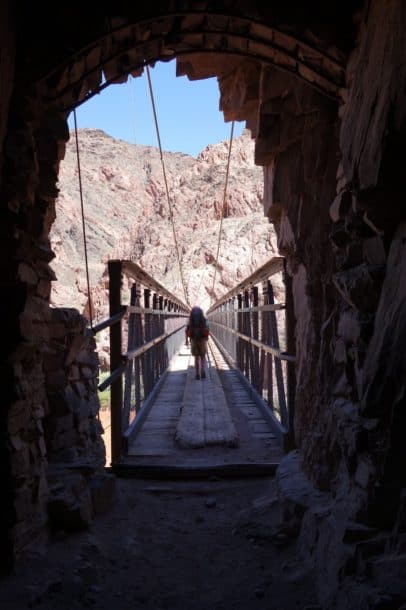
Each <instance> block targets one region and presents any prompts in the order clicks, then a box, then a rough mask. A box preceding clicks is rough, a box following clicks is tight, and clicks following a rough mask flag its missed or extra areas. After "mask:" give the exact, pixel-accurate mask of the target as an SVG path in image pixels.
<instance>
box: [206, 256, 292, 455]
mask: <svg viewBox="0 0 406 610" xmlns="http://www.w3.org/2000/svg"><path fill="white" fill-rule="evenodd" d="M276 274H279V276H280V278H281V279H282V280H283V285H284V299H282V300H284V303H275V302H274V286H273V282H274V279H275V277H274V276H275V275H276ZM260 286H262V290H260ZM277 316H278V317H277ZM207 317H208V319H209V323H210V331H211V334H212V336H213V339H214V340H215V341H216V343H217V345H218V346H219V348H220V349H221V350H222V351H223V353H224V355H225V357H226V359H227V360H228V361H229V362H230V364H231V365H232V366H233V367H235V368H236V369H238V370H239V374H240V375H241V377H242V378H243V379H244V380H245V382H246V383H247V384H248V385H249V386H250V388H251V393H252V395H253V396H255V400H258V402H260V403H261V406H263V407H264V408H265V409H266V412H267V413H268V414H269V418H270V419H273V420H274V423H275V426H274V429H275V432H276V434H278V435H282V436H283V437H284V438H283V444H284V446H285V447H288V446H290V447H291V446H293V445H294V438H293V418H294V396H295V386H296V382H295V361H296V358H295V355H294V354H295V337H294V313H293V299H292V287H291V279H290V277H289V275H288V274H287V272H286V267H285V259H284V258H283V257H274V258H272V259H271V260H270V261H268V262H267V263H266V264H265V265H263V266H262V267H260V268H259V269H257V270H256V271H255V272H254V273H252V274H251V275H250V276H249V277H247V278H245V279H244V280H243V281H241V282H240V283H239V284H237V285H236V286H235V287H234V288H232V289H231V290H229V291H228V292H227V293H226V294H225V295H223V296H222V297H221V298H220V299H219V300H218V301H216V303H214V304H213V305H212V306H211V307H210V308H209V309H208V311H207ZM281 332H282V333H283V335H284V337H283V343H285V345H282V346H281V345H280V340H279V334H280V333H281Z"/></svg>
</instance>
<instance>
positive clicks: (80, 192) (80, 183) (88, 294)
mask: <svg viewBox="0 0 406 610" xmlns="http://www.w3.org/2000/svg"><path fill="white" fill-rule="evenodd" d="M73 120H74V124H75V140H76V159H77V165H78V179H79V195H80V209H81V214H82V233H83V247H84V251H85V267H86V282H87V300H88V303H89V319H90V328H91V329H93V312H92V300H91V298H90V280H89V263H88V258H87V241H86V223H85V211H84V206H83V189H82V174H81V171H80V156H79V138H78V125H77V121H76V109H74V110H73Z"/></svg>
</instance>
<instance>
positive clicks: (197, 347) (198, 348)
mask: <svg viewBox="0 0 406 610" xmlns="http://www.w3.org/2000/svg"><path fill="white" fill-rule="evenodd" d="M190 347H191V348H192V356H201V357H203V356H205V355H206V353H207V339H190Z"/></svg>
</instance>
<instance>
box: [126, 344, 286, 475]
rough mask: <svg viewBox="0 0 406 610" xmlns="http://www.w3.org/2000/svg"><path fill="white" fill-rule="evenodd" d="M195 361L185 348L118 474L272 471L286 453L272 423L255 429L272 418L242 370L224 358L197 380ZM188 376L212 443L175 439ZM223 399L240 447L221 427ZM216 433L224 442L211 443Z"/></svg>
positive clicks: (217, 437)
mask: <svg viewBox="0 0 406 610" xmlns="http://www.w3.org/2000/svg"><path fill="white" fill-rule="evenodd" d="M216 364H217V365H218V364H219V363H218V362H216ZM190 365H191V359H190V352H189V349H187V348H185V347H183V348H181V350H180V352H179V354H178V355H177V356H176V357H175V358H174V361H173V362H172V363H171V370H170V371H168V374H167V376H166V379H165V381H164V384H163V386H162V389H161V390H160V392H159V394H158V396H157V397H156V399H155V402H154V403H153V405H152V406H151V409H150V411H149V413H148V416H147V417H146V418H145V420H144V422H143V423H142V426H141V427H140V429H139V431H138V434H137V436H136V438H135V440H134V441H133V442H131V443H130V444H129V449H128V455H127V456H126V457H125V458H124V459H123V460H122V461H121V463H120V464H118V465H116V466H115V467H114V468H115V469H117V474H119V475H120V476H137V477H145V478H151V479H159V478H161V479H168V480H169V479H176V478H179V479H182V478H183V479H187V478H206V477H209V476H219V477H237V476H271V475H272V474H273V472H274V471H275V468H276V466H277V464H278V462H279V460H280V457H281V455H282V451H281V448H280V443H279V441H278V439H277V438H275V437H274V435H273V434H272V430H271V429H270V428H269V427H268V429H267V428H266V427H265V429H264V431H263V432H258V431H254V430H253V427H252V425H251V422H255V423H256V424H258V425H259V424H261V423H265V424H266V420H265V419H264V418H263V417H262V415H261V411H260V410H259V409H258V407H257V406H256V404H255V403H254V402H253V400H252V398H251V397H250V395H249V392H248V391H247V389H246V388H245V387H244V386H243V384H241V381H240V380H239V378H238V375H237V374H236V373H235V371H233V370H230V369H229V368H228V365H227V366H224V367H223V363H220V365H221V366H219V369H217V368H216V366H213V365H212V366H210V373H209V375H208V377H207V378H206V379H205V380H200V381H197V380H195V379H194V371H193V367H192V366H190ZM219 370H221V377H220V374H219ZM187 375H188V376H189V388H191V389H190V393H189V399H191V398H192V397H193V398H197V399H198V400H197V403H198V408H199V409H200V408H201V407H203V406H205V409H204V410H205V421H204V428H205V434H206V435H207V437H208V438H207V439H205V441H207V440H208V441H209V444H206V445H204V446H201V447H181V446H179V444H178V443H177V442H175V434H176V431H177V428H178V423H179V420H180V417H181V410H180V406H181V404H182V401H184V400H185V398H187V393H186V396H185V386H186V385H187V383H186V377H187ZM224 384H226V385H224ZM219 397H220V398H219ZM219 400H224V401H225V403H224V404H225V405H226V407H227V411H226V412H227V413H228V417H229V420H230V421H231V423H232V424H233V426H234V429H235V431H236V433H237V434H238V440H239V442H238V446H233V447H230V446H228V445H227V443H225V442H224V434H223V433H222V432H221V431H219V429H218V428H217V425H218V424H219V421H220V419H221V418H220V413H221V412H222V409H221V408H220V409H217V410H216V407H217V406H218V404H219ZM204 401H206V402H205V403H204V405H203V402H204ZM209 401H210V404H208V402H209ZM200 422H201V419H200ZM220 427H221V426H220ZM200 430H201V428H200ZM199 434H200V436H201V432H200V433H199ZM195 435H196V431H194V432H193V436H195ZM211 438H212V439H213V443H217V442H219V443H220V444H211V443H210V439H211ZM231 444H232V443H231Z"/></svg>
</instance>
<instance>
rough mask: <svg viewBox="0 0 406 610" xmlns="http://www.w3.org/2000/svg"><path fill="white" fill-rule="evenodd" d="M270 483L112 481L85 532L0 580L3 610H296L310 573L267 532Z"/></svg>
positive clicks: (309, 601) (291, 549) (305, 596)
mask: <svg viewBox="0 0 406 610" xmlns="http://www.w3.org/2000/svg"><path fill="white" fill-rule="evenodd" d="M272 497H275V490H274V482H273V481H272V479H267V478H261V479H249V480H228V481H225V480H206V481H193V482H186V481H178V482H160V481H146V480H134V479H118V480H117V484H116V495H115V501H114V506H113V508H112V509H111V510H110V512H109V513H107V514H105V515H103V516H99V517H98V518H97V519H96V520H95V521H94V523H93V525H92V526H91V527H90V529H89V530H86V531H83V532H80V533H78V534H75V535H71V536H66V535H64V534H62V533H59V534H57V535H56V536H55V537H54V539H53V540H52V541H51V543H50V544H49V545H48V546H47V547H44V548H43V549H42V550H38V551H37V552H36V553H33V554H31V556H30V557H29V558H28V559H27V560H26V561H25V562H24V563H22V564H21V565H20V566H19V567H18V570H17V571H16V573H15V575H14V576H13V577H12V578H10V579H8V580H6V581H2V582H0V608H2V609H4V610H23V609H25V608H39V609H41V610H65V609H66V610H68V609H69V610H75V609H79V608H91V607H94V608H97V609H98V610H107V609H108V610H113V609H114V610H124V609H125V610H127V609H137V608H143V609H146V610H161V609H162V610H163V609H169V610H191V609H194V610H256V609H258V610H259V609H261V610H262V609H264V610H294V609H300V610H303V609H304V608H306V607H309V608H310V607H311V608H313V607H315V605H314V602H313V586H312V575H311V573H309V572H307V573H306V571H305V570H304V567H303V565H302V564H301V562H300V561H299V560H298V559H297V555H296V549H295V542H294V541H291V542H289V541H286V540H285V539H284V538H283V536H281V535H277V528H278V524H279V515H278V513H279V511H278V505H277V503H276V502H273V501H272Z"/></svg>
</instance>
